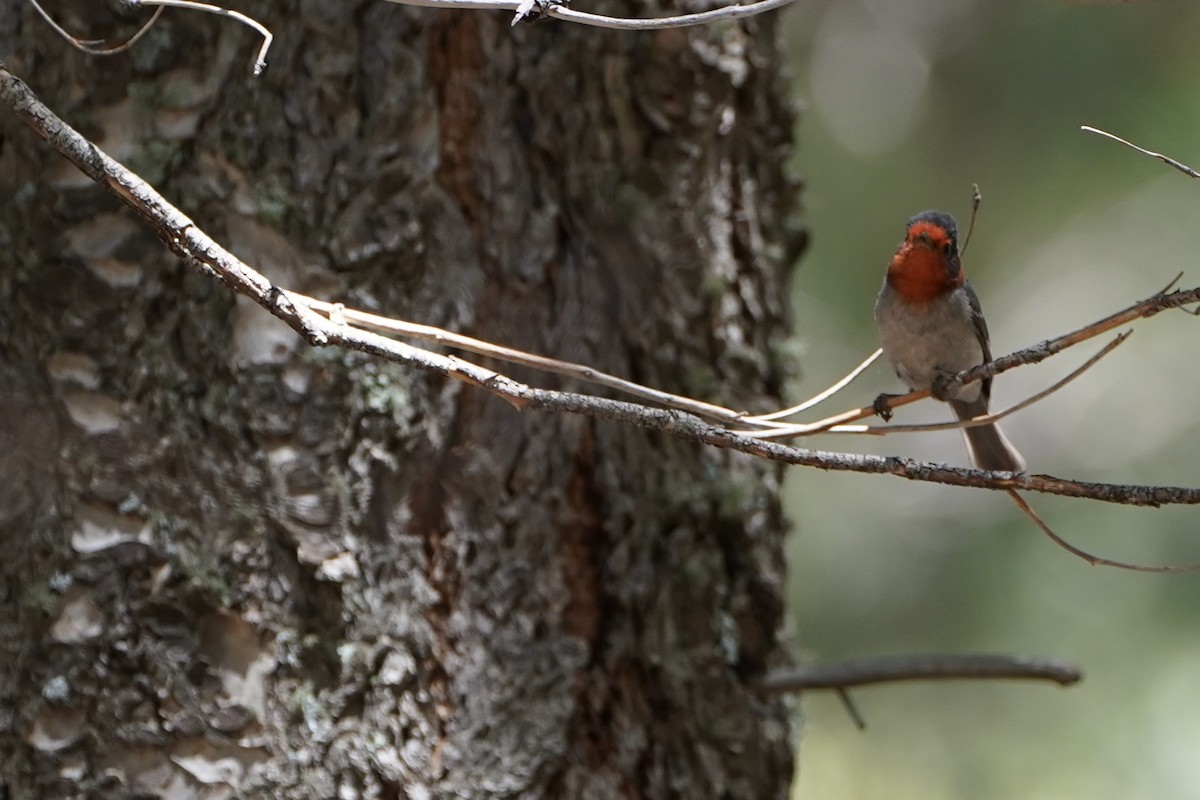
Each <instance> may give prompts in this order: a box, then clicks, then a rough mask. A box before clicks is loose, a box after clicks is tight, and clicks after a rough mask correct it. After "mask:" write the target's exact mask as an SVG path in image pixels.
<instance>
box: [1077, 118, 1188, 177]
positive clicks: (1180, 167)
mask: <svg viewBox="0 0 1200 800" xmlns="http://www.w3.org/2000/svg"><path fill="white" fill-rule="evenodd" d="M1079 130H1081V131H1083V132H1084V133H1095V134H1098V135H1100V136H1103V137H1105V138H1107V139H1112V140H1113V141H1114V142H1120V143H1121V144H1123V145H1125V146H1126V147H1132V148H1133V149H1134V150H1137V151H1138V152H1139V153H1141V154H1143V155H1147V156H1150V157H1151V158H1157V159H1158V160H1159V161H1161V162H1163V163H1164V164H1168V165H1170V166H1172V167H1174V168H1175V169H1177V170H1179V171H1180V172H1182V173H1183V174H1184V175H1187V176H1188V177H1189V178H1200V172H1197V171H1196V170H1194V169H1192V168H1191V167H1189V166H1188V165H1187V164H1183V163H1181V162H1179V161H1176V160H1175V159H1173V158H1171V157H1170V156H1164V155H1163V154H1162V153H1156V152H1154V151H1153V150H1147V149H1146V148H1144V147H1138V146H1137V145H1136V144H1134V143H1133V142H1129V141H1126V140H1125V139H1122V138H1121V137H1120V136H1117V135H1116V134H1112V133H1109V132H1108V131H1102V130H1100V129H1099V128H1093V127H1092V126H1091V125H1080V126H1079Z"/></svg>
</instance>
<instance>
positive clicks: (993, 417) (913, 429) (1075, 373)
mask: <svg viewBox="0 0 1200 800" xmlns="http://www.w3.org/2000/svg"><path fill="white" fill-rule="evenodd" d="M1132 335H1133V331H1125V332H1124V333H1120V334H1117V336H1116V337H1115V338H1114V339H1113V340H1112V341H1110V342H1109V343H1108V344H1106V345H1104V347H1102V348H1101V349H1100V350H1099V351H1098V352H1097V353H1096V354H1095V355H1093V356H1092V357H1091V358H1089V359H1088V360H1087V361H1085V362H1083V363H1082V364H1080V365H1079V366H1078V367H1076V368H1075V369H1073V370H1071V372H1070V373H1068V374H1067V375H1066V376H1065V377H1063V378H1060V379H1059V380H1057V381H1055V382H1054V383H1053V384H1051V385H1050V386H1047V387H1046V388H1045V389H1042V390H1041V391H1040V392H1037V393H1035V394H1032V395H1030V396H1029V397H1026V398H1025V399H1024V400H1022V401H1020V402H1019V403H1015V404H1013V405H1011V406H1009V407H1008V408H1006V409H1004V410H1003V411H997V412H996V413H994V414H983V415H981V416H978V417H974V418H972V419H960V420H955V421H953V422H931V423H926V424H920V425H835V426H834V427H832V428H830V429H829V431H828V432H829V433H865V434H869V435H872V436H886V435H887V434H889V433H926V432H928V431H951V430H957V429H959V428H975V427H978V426H980V425H991V424H992V423H994V422H999V421H1000V420H1002V419H1004V418H1005V417H1007V416H1010V415H1012V414H1015V413H1017V412H1018V411H1021V410H1023V409H1026V408H1029V406H1031V405H1033V404H1034V403H1037V402H1039V401H1040V400H1044V399H1045V398H1047V397H1049V396H1050V395H1052V394H1054V393H1055V392H1057V391H1058V390H1059V389H1061V388H1063V387H1064V386H1066V385H1067V384H1068V383H1070V382H1071V381H1073V380H1075V379H1076V378H1078V377H1079V376H1080V375H1082V374H1083V373H1085V372H1087V371H1088V370H1089V369H1091V368H1092V367H1093V366H1095V365H1096V363H1097V362H1098V361H1100V359H1102V358H1104V357H1105V356H1106V355H1108V354H1109V353H1111V352H1112V351H1113V350H1115V349H1116V348H1117V347H1118V346H1119V345H1120V344H1121V343H1122V342H1124V341H1125V340H1126V339H1128V338H1129V337H1130V336H1132ZM748 435H751V436H759V437H763V436H768V437H777V436H778V434H777V433H776V432H775V431H769V432H764V433H759V432H751V433H750V434H748Z"/></svg>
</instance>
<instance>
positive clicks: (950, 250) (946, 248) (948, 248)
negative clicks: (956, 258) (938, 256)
mask: <svg viewBox="0 0 1200 800" xmlns="http://www.w3.org/2000/svg"><path fill="white" fill-rule="evenodd" d="M942 252H943V253H945V254H946V255H948V256H952V255H954V242H946V243H945V244H944V245H942Z"/></svg>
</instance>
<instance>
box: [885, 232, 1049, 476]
mask: <svg viewBox="0 0 1200 800" xmlns="http://www.w3.org/2000/svg"><path fill="white" fill-rule="evenodd" d="M875 324H876V325H877V326H878V327H879V335H880V339H881V345H882V347H883V353H884V355H885V356H887V358H888V360H889V361H890V362H891V363H892V367H893V368H894V369H895V370H896V375H898V376H899V377H900V380H902V381H904V383H905V384H906V385H907V386H908V387H909V388H910V389H928V390H930V392H931V393H932V394H933V396H934V397H936V398H937V399H938V400H945V401H947V402H948V403H950V407H951V408H952V409H953V410H954V414H955V416H957V417H958V418H959V419H971V418H973V417H978V416H981V415H983V414H986V413H987V411H988V399H989V397H990V396H991V390H992V379H991V378H986V379H984V380H981V381H975V382H973V383H968V384H966V385H963V386H956V387H953V388H950V389H948V390H947V389H946V387H945V386H943V382H944V381H945V379H946V378H949V377H950V376H952V375H954V374H955V373H956V372H961V371H962V370H964V369H970V368H971V367H977V366H979V365H980V364H983V363H985V362H987V361H991V360H992V352H991V347H990V346H989V344H988V330H987V323H986V322H985V321H984V319H983V312H982V311H981V310H980V308H979V298H977V297H976V296H975V292H974V291H973V290H972V289H971V284H970V283H969V282H968V281H967V279H966V278H965V277H964V276H963V271H962V264H961V263H960V261H959V254H958V226H957V225H956V224H955V222H954V217H952V216H950V215H949V214H943V213H941V212H939V211H923V212H921V213H920V214H917V215H916V216H915V217H913V218H912V219H910V220H909V221H908V225H907V227H906V233H905V237H904V242H903V244H901V245H900V249H899V250H897V251H896V254H895V255H894V256H892V260H891V263H889V264H888V269H887V276H886V277H885V278H884V281H883V288H882V289H880V290H879V297H878V298H876V300H875ZM885 399H886V395H881V396H880V401H882V400H885ZM876 407H877V408H878V409H880V411H881V415H882V416H884V418H885V419H886V418H888V417H890V416H891V414H890V412H889V411H888V410H887V408H886V406H885V405H883V404H882V403H881V402H878V401H877V403H876ZM963 433H964V434H965V435H966V438H967V449H968V450H969V451H970V453H971V460H972V461H973V462H974V463H975V466H977V467H978V468H979V469H990V470H1004V471H1007V472H1021V471H1023V470H1024V469H1025V460H1024V459H1023V458H1021V454H1020V453H1018V452H1017V450H1016V448H1014V447H1013V446H1012V443H1010V442H1009V441H1008V439H1007V438H1006V437H1005V436H1004V434H1003V433H1001V432H1000V428H999V427H997V426H996V425H995V424H994V423H993V424H989V425H977V426H974V427H969V428H963Z"/></svg>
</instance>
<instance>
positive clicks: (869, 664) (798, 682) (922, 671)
mask: <svg viewBox="0 0 1200 800" xmlns="http://www.w3.org/2000/svg"><path fill="white" fill-rule="evenodd" d="M1082 678H1083V673H1081V672H1080V671H1079V668H1078V667H1076V666H1075V665H1073V664H1069V663H1067V662H1065V661H1060V660H1058V659H1040V658H1031V657H1029V656H1012V655H1003V654H991V653H978V654H967V655H919V656H893V657H883V658H865V659H853V660H850V661H838V662H835V663H832V664H818V665H814V666H807V667H797V668H795V669H789V670H781V671H779V672H773V673H771V674H770V675H768V676H767V677H766V678H764V679H763V681H762V683H760V684H759V689H760V690H761V691H763V692H766V693H768V694H779V693H784V692H803V691H808V690H811V689H836V690H843V691H844V690H846V689H850V688H855V687H860V686H870V685H874V684H878V683H896V682H899V681H945V680H1038V681H1052V682H1053V683H1057V684H1058V685H1059V686H1070V685H1072V684H1074V683H1078V682H1079V681H1080V680H1081V679H1082Z"/></svg>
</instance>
